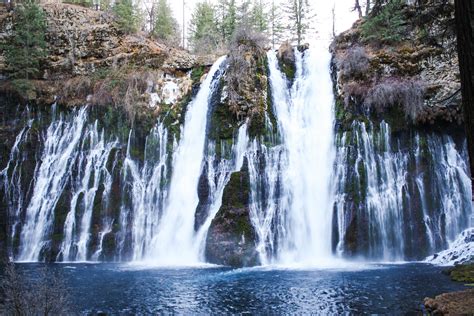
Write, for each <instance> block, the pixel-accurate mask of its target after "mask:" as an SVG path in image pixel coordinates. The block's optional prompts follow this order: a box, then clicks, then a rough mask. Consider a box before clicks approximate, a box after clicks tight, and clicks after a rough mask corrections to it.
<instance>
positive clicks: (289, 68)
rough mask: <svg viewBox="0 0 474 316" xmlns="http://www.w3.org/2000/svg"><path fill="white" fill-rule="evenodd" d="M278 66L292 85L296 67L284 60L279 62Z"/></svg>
mask: <svg viewBox="0 0 474 316" xmlns="http://www.w3.org/2000/svg"><path fill="white" fill-rule="evenodd" d="M278 65H279V66H280V70H281V71H282V72H283V73H284V74H285V76H286V79H287V80H288V81H289V82H290V83H292V82H293V81H294V80H295V76H296V65H295V64H293V63H287V62H284V61H283V60H279V62H278Z"/></svg>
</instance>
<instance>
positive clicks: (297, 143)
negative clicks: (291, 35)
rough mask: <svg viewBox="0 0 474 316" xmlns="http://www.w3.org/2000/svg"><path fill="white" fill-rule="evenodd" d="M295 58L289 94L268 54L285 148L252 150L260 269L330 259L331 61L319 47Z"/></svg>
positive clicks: (255, 148) (254, 216)
mask: <svg viewBox="0 0 474 316" xmlns="http://www.w3.org/2000/svg"><path fill="white" fill-rule="evenodd" d="M295 54H296V67H297V71H296V77H295V81H294V83H293V86H292V88H291V89H290V90H288V88H287V81H286V78H284V75H283V74H282V73H281V72H280V70H279V69H278V62H277V59H276V56H275V54H274V53H273V52H270V53H269V54H268V62H269V69H270V84H271V89H272V96H273V108H274V111H275V115H276V117H277V120H278V128H279V133H280V136H281V139H282V143H283V144H282V146H283V148H281V147H279V146H277V147H275V148H266V147H265V146H263V145H260V146H262V147H261V148H260V150H258V149H257V147H258V146H259V145H258V144H257V143H256V142H254V143H253V148H254V149H253V150H251V151H250V152H253V153H254V154H253V157H255V158H253V159H252V158H250V159H249V160H250V168H249V169H250V174H251V182H252V196H251V204H252V205H251V216H252V222H253V224H254V226H255V228H256V231H257V234H258V236H259V246H258V251H259V252H260V257H261V261H262V262H263V263H278V264H286V265H288V264H294V263H303V264H308V265H317V264H321V263H322V262H325V261H327V260H331V257H332V255H331V218H332V197H331V193H332V190H331V174H332V166H333V162H334V149H333V104H334V99H333V98H334V96H333V91H332V81H331V78H330V71H329V65H330V58H331V56H330V54H329V52H328V51H327V47H324V46H323V47H318V48H315V49H314V50H313V49H311V50H308V51H306V52H305V53H304V54H303V53H300V52H298V51H296V52H295ZM260 155H263V156H264V157H265V162H266V166H265V170H263V172H262V171H261V170H259V169H258V165H257V164H258V159H259V156H260ZM250 157H252V154H251V155H250ZM256 159H257V160H256ZM260 172H261V173H260ZM258 177H260V179H257V178H258ZM259 186H260V187H259ZM262 186H263V187H264V190H263V191H262ZM262 192H263V194H262Z"/></svg>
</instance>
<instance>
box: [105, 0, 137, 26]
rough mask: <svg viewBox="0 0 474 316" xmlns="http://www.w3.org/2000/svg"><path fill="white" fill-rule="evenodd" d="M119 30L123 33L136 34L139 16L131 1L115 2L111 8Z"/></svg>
mask: <svg viewBox="0 0 474 316" xmlns="http://www.w3.org/2000/svg"><path fill="white" fill-rule="evenodd" d="M112 10H113V12H114V14H115V18H116V21H117V24H118V26H119V28H120V29H121V30H122V31H124V32H125V33H129V34H130V33H136V32H137V31H138V29H139V28H140V23H141V16H140V13H139V11H138V9H137V8H136V7H135V5H134V4H133V2H132V0H117V1H116V2H115V4H114V6H113V8H112Z"/></svg>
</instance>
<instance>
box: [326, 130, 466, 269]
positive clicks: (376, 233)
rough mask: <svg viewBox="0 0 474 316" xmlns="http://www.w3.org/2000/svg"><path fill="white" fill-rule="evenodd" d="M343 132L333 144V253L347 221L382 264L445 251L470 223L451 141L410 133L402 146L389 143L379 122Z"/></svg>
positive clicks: (461, 164)
mask: <svg viewBox="0 0 474 316" xmlns="http://www.w3.org/2000/svg"><path fill="white" fill-rule="evenodd" d="M348 134H349V133H344V134H343V135H342V136H341V139H340V141H339V144H338V156H337V166H336V170H337V171H336V176H335V179H336V181H337V182H336V193H337V194H336V204H335V206H336V213H337V228H338V234H339V243H338V247H337V249H338V251H339V253H341V254H342V253H343V252H344V246H345V245H344V243H345V235H346V232H347V230H348V227H349V225H351V222H352V221H356V222H357V223H358V225H359V227H358V235H359V236H362V237H361V240H367V242H368V244H367V245H366V249H365V251H366V253H365V255H366V256H367V257H368V258H372V259H376V260H384V261H404V260H406V259H407V256H408V258H413V257H419V256H420V255H422V254H423V253H424V252H426V251H427V252H428V253H430V252H431V253H433V252H434V251H437V250H439V249H445V248H446V247H447V246H448V245H449V244H451V243H452V242H453V241H454V239H455V238H456V237H457V235H458V234H459V233H460V232H462V230H463V229H465V228H466V227H467V226H468V225H469V217H470V216H471V215H470V207H469V205H470V190H471V189H470V179H469V176H468V171H467V170H468V168H467V165H466V163H465V157H463V155H462V151H461V150H459V149H457V148H456V145H455V143H454V141H453V139H452V138H451V137H449V136H439V135H436V134H426V135H420V134H415V135H414V137H412V138H411V137H406V138H405V141H410V144H408V145H407V144H405V145H401V144H400V143H395V142H394V143H393V144H392V142H391V139H392V135H391V131H390V128H389V126H388V124H387V123H385V122H382V123H381V124H380V125H379V126H377V127H375V126H373V125H372V124H367V125H366V123H363V122H355V123H353V125H352V129H351V131H350V135H351V136H350V137H349V135H348ZM395 139H396V138H395ZM399 142H400V140H399ZM404 146H409V147H408V149H409V150H407V148H404ZM354 193H355V194H356V195H357V196H359V200H358V201H357V202H356V203H357V204H356V205H355V207H353V206H351V204H350V199H349V196H348V195H350V194H354ZM354 212H355V213H354Z"/></svg>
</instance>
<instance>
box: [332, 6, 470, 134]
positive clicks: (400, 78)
mask: <svg viewBox="0 0 474 316" xmlns="http://www.w3.org/2000/svg"><path fill="white" fill-rule="evenodd" d="M427 2H429V1H425V2H423V4H420V5H419V6H413V5H406V4H405V3H404V2H402V1H398V0H396V1H389V2H388V4H386V5H383V6H382V5H381V6H379V7H378V8H377V10H375V9H374V10H375V11H373V12H372V13H371V14H369V15H367V16H366V17H364V18H363V19H361V20H359V21H357V22H356V23H355V24H354V27H353V28H352V29H350V30H348V31H346V32H344V33H342V34H341V35H339V36H338V37H337V38H336V39H335V41H334V43H333V45H332V51H333V53H334V56H335V59H334V70H335V81H336V82H337V85H336V90H335V91H336V94H337V97H338V99H337V106H336V112H337V118H338V121H339V123H340V125H339V126H340V127H341V128H343V129H344V130H348V129H349V128H350V125H351V122H352V121H353V120H354V119H362V120H363V119H364V117H365V116H367V115H370V116H372V118H376V119H378V120H381V119H385V120H386V121H389V123H391V125H392V126H398V127H400V128H402V129H404V127H405V128H406V127H408V126H420V125H433V124H435V123H443V122H445V123H447V124H450V123H451V122H454V123H457V124H461V122H462V111H461V108H460V94H459V87H460V82H459V69H458V64H457V55H456V51H455V35H454V28H453V24H452V21H453V17H454V7H453V6H452V4H450V3H427ZM397 129H398V128H396V129H395V130H397Z"/></svg>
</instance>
